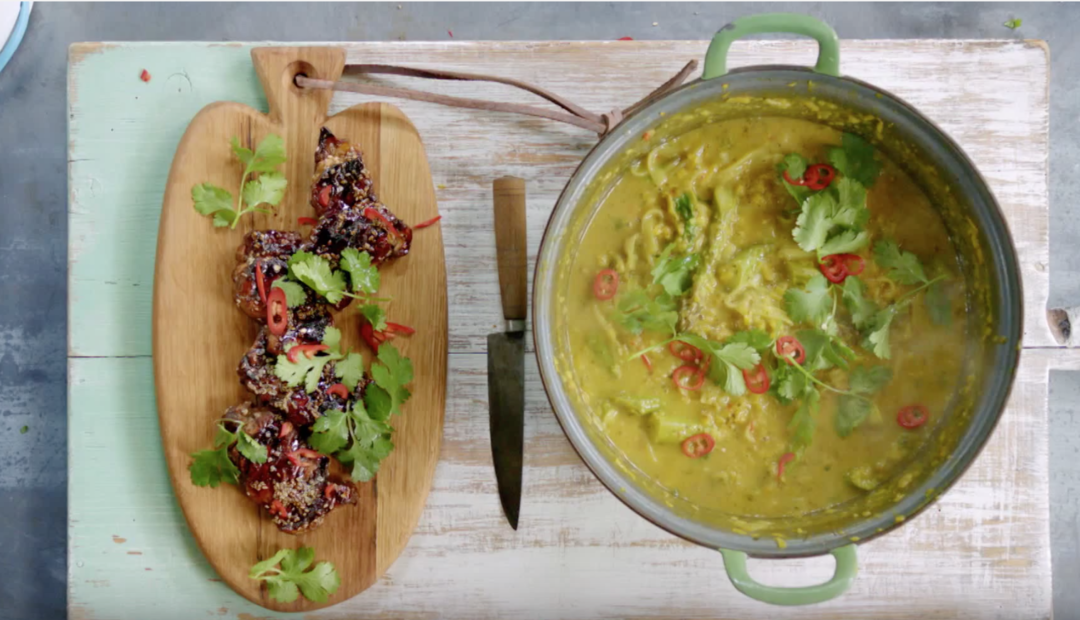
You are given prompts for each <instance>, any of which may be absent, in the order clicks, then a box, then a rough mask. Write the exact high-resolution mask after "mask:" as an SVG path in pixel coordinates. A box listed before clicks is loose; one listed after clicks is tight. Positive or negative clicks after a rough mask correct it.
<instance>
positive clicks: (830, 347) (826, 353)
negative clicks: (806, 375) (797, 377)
mask: <svg viewBox="0 0 1080 620" xmlns="http://www.w3.org/2000/svg"><path fill="white" fill-rule="evenodd" d="M795 335H796V337H797V338H798V339H799V342H800V343H802V345H803V350H805V351H806V359H805V360H803V363H802V366H803V368H806V369H807V370H809V371H810V372H815V371H818V370H826V369H828V368H832V367H834V366H836V367H839V368H847V367H848V360H849V359H855V352H854V351H852V350H851V348H849V347H848V346H847V345H846V344H844V342H843V341H842V340H840V339H839V338H836V337H835V336H832V335H830V334H828V333H826V332H824V331H822V330H820V329H804V330H800V331H798V332H797V333H796V334H795Z"/></svg>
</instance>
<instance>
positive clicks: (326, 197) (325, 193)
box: [319, 185, 334, 208]
mask: <svg viewBox="0 0 1080 620" xmlns="http://www.w3.org/2000/svg"><path fill="white" fill-rule="evenodd" d="M333 191H334V186H333V185H325V186H323V188H322V189H320V190H319V206H320V207H323V208H326V207H329V206H330V193H331V192H333Z"/></svg>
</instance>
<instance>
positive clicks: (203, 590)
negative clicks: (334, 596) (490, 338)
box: [69, 350, 1080, 619]
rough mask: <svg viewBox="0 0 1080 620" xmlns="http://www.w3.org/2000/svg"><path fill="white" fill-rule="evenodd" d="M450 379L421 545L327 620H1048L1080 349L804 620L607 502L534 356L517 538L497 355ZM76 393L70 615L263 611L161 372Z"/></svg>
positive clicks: (1032, 389) (1028, 362) (791, 580)
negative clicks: (208, 512) (1051, 438)
mask: <svg viewBox="0 0 1080 620" xmlns="http://www.w3.org/2000/svg"><path fill="white" fill-rule="evenodd" d="M450 362H451V364H450V372H449V399H448V404H447V412H446V437H445V439H444V444H443V452H442V458H441V459H440V462H439V465H438V467H437V469H436V473H435V481H434V485H433V488H432V492H431V496H430V498H429V500H428V504H427V507H426V509H425V511H424V514H423V517H422V518H421V521H420V524H419V526H418V527H417V529H416V531H415V532H414V534H413V537H412V540H411V541H410V543H409V545H408V547H406V549H405V552H404V553H403V555H402V556H401V558H400V559H399V560H398V561H397V562H396V563H395V564H394V565H393V566H392V567H391V569H390V570H389V572H388V573H387V575H386V576H385V577H384V578H383V579H381V580H380V581H379V582H378V583H377V584H376V585H374V586H372V587H371V588H370V589H369V590H368V591H367V592H365V593H363V594H362V595H360V596H359V597H357V598H355V599H352V600H351V601H349V602H346V603H344V604H342V605H339V606H335V607H332V608H329V609H327V610H324V611H321V612H318V613H316V614H314V615H312V617H315V618H359V617H364V618H367V617H373V618H379V617H387V618H391V617H393V618H401V617H446V618H486V617H493V618H494V617H498V618H551V617H556V616H558V617H567V618H570V617H572V618H605V617H626V616H641V617H680V618H687V617H715V614H716V613H717V612H718V611H720V610H723V611H722V612H721V613H723V612H726V613H728V614H730V615H731V616H732V617H768V618H779V617H789V616H790V617H795V616H796V615H797V616H798V617H802V618H806V617H808V618H819V617H850V618H864V617H867V616H869V615H871V614H874V616H875V617H879V616H880V617H888V618H892V617H896V618H902V617H903V618H908V617H910V618H914V617H919V616H927V615H931V616H934V617H944V616H948V617H953V618H1009V619H1015V618H1041V617H1048V615H1049V609H1050V596H1051V594H1050V551H1049V545H1048V538H1049V526H1048V522H1047V515H1048V510H1049V508H1048V502H1049V500H1048V495H1047V489H1046V480H1047V468H1048V457H1047V446H1046V430H1047V420H1046V381H1047V372H1048V369H1049V368H1051V367H1054V368H1065V369H1080V352H1075V351H1068V352H1066V353H1062V352H1058V351H1047V350H1032V351H1027V352H1025V355H1024V359H1023V362H1022V364H1021V370H1020V373H1019V377H1018V382H1017V385H1016V388H1015V389H1014V391H1013V396H1012V399H1011V401H1010V404H1009V407H1008V410H1007V411H1006V412H1005V415H1004V417H1003V418H1002V421H1001V424H1000V426H999V427H998V430H997V432H996V433H995V434H994V436H993V438H992V439H991V440H990V442H989V444H988V445H987V447H986V449H985V450H984V451H983V453H982V455H981V456H980V457H979V458H978V460H977V461H976V462H975V464H974V465H973V466H972V468H971V469H970V470H969V471H968V473H967V474H966V475H965V476H964V478H963V479H962V480H961V481H960V482H959V483H958V484H957V485H956V486H955V487H954V488H953V489H952V490H951V491H950V492H949V493H947V494H945V495H944V496H943V497H942V498H941V499H940V500H939V501H938V502H937V503H936V504H935V505H933V506H932V507H931V508H930V509H928V510H927V511H926V512H925V513H923V514H922V515H920V516H918V517H916V518H915V519H913V520H912V522H911V523H909V524H907V525H906V526H904V527H902V528H900V529H898V530H897V531H896V532H894V533H892V534H890V535H888V536H885V537H883V538H881V539H878V540H875V541H873V542H870V543H868V544H866V545H864V546H862V547H861V548H860V556H861V557H860V562H861V566H860V575H859V578H858V579H857V580H856V583H855V586H854V588H853V589H852V591H851V592H850V593H848V594H846V595H845V596H844V597H842V598H841V599H840V600H838V601H836V602H833V603H829V604H827V605H824V606H820V607H814V608H809V609H800V610H798V612H790V613H789V612H787V611H785V610H778V609H775V608H769V607H765V606H762V605H759V604H756V603H754V602H752V601H749V600H748V599H746V598H744V597H742V596H740V595H738V594H737V593H735V592H734V590H733V589H732V587H731V586H730V584H728V582H727V580H726V579H725V578H724V577H723V574H722V563H721V560H720V557H719V555H718V554H716V553H715V552H711V551H709V550H707V549H704V548H701V547H697V546H695V545H691V544H689V543H685V542H682V541H680V540H678V539H676V538H674V537H673V536H671V535H669V534H667V533H665V532H663V531H662V530H660V529H658V528H656V527H655V526H653V525H651V524H649V523H647V522H646V521H644V520H643V519H641V518H640V517H638V516H637V515H635V514H634V513H633V512H631V511H630V510H629V509H628V508H626V507H625V506H623V505H622V504H621V503H620V502H619V501H618V500H617V499H615V498H614V497H613V496H612V495H611V494H610V493H608V492H607V491H606V490H605V489H604V488H603V487H602V486H601V485H600V484H599V482H597V481H596V480H595V478H593V476H592V474H590V473H589V471H588V470H587V469H586V468H585V466H584V465H583V464H582V463H581V461H580V459H578V458H577V456H576V454H575V453H574V452H573V449H572V448H571V447H570V445H569V443H568V442H567V441H566V439H565V437H564V436H563V434H562V431H561V430H560V429H559V426H558V423H557V422H556V421H555V418H554V417H553V416H552V415H551V414H550V412H549V410H548V405H547V402H546V399H545V397H544V394H543V390H542V388H541V386H540V383H539V376H538V374H537V372H536V366H535V361H534V360H532V359H530V360H529V362H528V388H527V392H526V403H527V406H526V462H525V471H524V482H525V487H524V502H523V505H522V517H521V525H520V529H519V530H518V531H517V532H514V531H513V530H511V529H510V528H509V527H507V525H506V522H505V519H504V518H503V516H502V512H501V508H500V507H499V500H498V491H497V488H496V483H495V477H494V474H493V471H492V468H491V454H490V446H489V443H488V440H487V411H486V407H485V400H486V394H487V384H486V377H485V373H486V361H485V358H484V356H482V355H453V356H451V358H450ZM70 379H71V402H72V403H73V407H72V411H71V419H70V442H71V446H72V449H73V451H75V452H76V458H77V459H78V462H79V463H84V464H88V465H89V464H92V465H93V466H92V467H90V466H87V465H84V466H76V467H74V468H73V469H72V471H71V486H70V500H71V519H72V524H71V535H70V548H71V564H70V567H69V569H70V595H71V605H72V609H73V610H77V609H81V610H83V616H82V617H84V618H88V619H89V618H109V619H119V618H140V619H141V618H145V617H148V616H149V615H150V614H151V613H153V612H155V611H157V612H159V613H160V612H161V611H162V610H168V609H183V610H185V611H188V612H189V613H188V614H187V617H197V616H201V615H203V613H213V612H215V611H216V610H218V609H219V608H220V607H223V606H224V607H225V608H227V609H228V610H229V612H230V614H235V613H238V612H242V613H251V614H255V615H258V616H262V615H264V614H266V613H267V612H266V611H265V610H261V609H259V608H257V607H254V606H253V605H251V604H250V603H248V602H247V601H244V600H243V599H241V598H240V597H239V596H237V595H235V594H233V593H232V592H230V591H229V590H228V589H227V588H226V587H225V586H224V584H221V583H217V582H215V581H213V580H214V579H215V578H216V576H215V575H214V573H213V572H212V570H211V569H210V567H209V565H208V564H207V563H206V561H205V560H204V559H203V557H202V555H201V554H200V553H199V551H198V548H197V547H196V546H195V545H194V542H193V541H192V539H191V536H190V534H189V532H188V530H187V527H186V526H185V524H184V520H183V517H182V515H181V514H180V512H179V508H178V507H177V505H176V502H175V500H174V498H173V494H172V490H171V487H170V486H169V482H168V478H167V475H166V471H165V464H164V460H163V458H162V455H161V451H160V437H159V434H158V427H157V417H156V416H155V415H154V413H153V408H154V400H153V391H152V387H151V363H150V360H149V359H145V358H143V359H121V360H117V359H73V360H71V377H70ZM80 403H93V404H92V405H91V406H80V405H79V404H80ZM222 492H229V491H228V490H225V491H222ZM752 565H753V566H752V570H753V571H754V574H755V575H757V576H759V577H760V578H761V579H762V580H764V581H767V582H770V583H783V584H800V583H810V582H813V581H815V580H822V579H824V578H826V577H827V575H828V573H829V572H830V571H831V562H829V561H827V560H824V559H820V558H816V559H812V560H806V561H773V562H765V561H762V562H752ZM147 569H149V570H147ZM583 583H588V584H589V587H588V588H583V587H580V585H581V584H583ZM151 592H152V593H153V594H150V593H151ZM912 592H918V593H919V596H918V597H913V596H912V595H911V593H912ZM140 593H146V594H140ZM901 602H902V604H898V603H901Z"/></svg>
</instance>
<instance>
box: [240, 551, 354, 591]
mask: <svg viewBox="0 0 1080 620" xmlns="http://www.w3.org/2000/svg"><path fill="white" fill-rule="evenodd" d="M314 560H315V549H313V548H311V547H301V548H299V549H297V550H295V551H294V550H292V549H281V550H279V551H278V552H277V553H275V554H274V555H273V556H272V557H271V558H269V559H267V560H263V561H262V562H259V563H258V564H256V565H255V566H252V567H251V571H250V572H249V573H248V577H250V578H252V579H255V580H257V581H262V582H265V583H266V589H267V591H268V592H269V594H270V598H272V599H274V600H275V601H277V602H279V603H291V602H293V601H295V600H296V598H297V596H299V595H300V594H303V595H304V598H306V599H308V600H309V601H312V602H315V603H325V602H326V601H327V600H328V599H329V598H330V595H331V594H333V593H334V592H337V589H338V587H340V586H341V577H340V576H338V573H337V570H336V569H335V568H334V565H333V564H331V563H330V562H319V563H318V564H316V565H315V567H314V568H312V569H311V570H307V568H308V567H309V566H311V563H312V562H313V561H314ZM279 564H280V566H279Z"/></svg>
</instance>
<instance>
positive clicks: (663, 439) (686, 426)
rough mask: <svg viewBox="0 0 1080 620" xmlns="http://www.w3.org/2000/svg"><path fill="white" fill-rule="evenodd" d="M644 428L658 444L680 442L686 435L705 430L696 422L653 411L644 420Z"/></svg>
mask: <svg viewBox="0 0 1080 620" xmlns="http://www.w3.org/2000/svg"><path fill="white" fill-rule="evenodd" d="M645 429H646V431H648V433H649V439H651V440H652V441H653V443H658V444H673V443H681V442H682V440H684V439H686V438H687V437H690V436H692V435H697V434H698V433H702V432H704V431H705V427H704V426H703V425H702V424H700V423H698V422H692V421H688V420H683V419H679V418H676V417H673V416H662V415H657V414H655V413H654V414H652V415H650V416H649V417H648V418H647V419H646V420H645Z"/></svg>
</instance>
